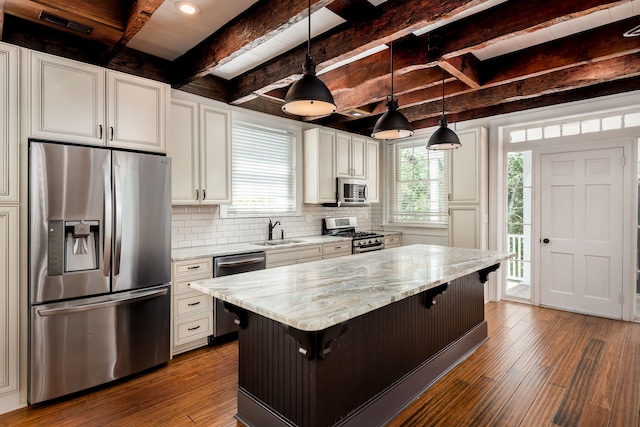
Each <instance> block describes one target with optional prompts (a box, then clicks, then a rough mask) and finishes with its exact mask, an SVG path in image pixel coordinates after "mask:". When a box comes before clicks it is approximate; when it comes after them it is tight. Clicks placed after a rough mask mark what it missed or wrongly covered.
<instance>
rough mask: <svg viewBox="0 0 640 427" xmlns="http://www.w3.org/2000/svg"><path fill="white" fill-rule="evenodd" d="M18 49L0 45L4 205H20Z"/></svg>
mask: <svg viewBox="0 0 640 427" xmlns="http://www.w3.org/2000/svg"><path fill="white" fill-rule="evenodd" d="M18 149H19V148H18V48H17V47H15V46H10V45H7V44H4V43H0V203H4V202H6V203H18V179H19V171H18Z"/></svg>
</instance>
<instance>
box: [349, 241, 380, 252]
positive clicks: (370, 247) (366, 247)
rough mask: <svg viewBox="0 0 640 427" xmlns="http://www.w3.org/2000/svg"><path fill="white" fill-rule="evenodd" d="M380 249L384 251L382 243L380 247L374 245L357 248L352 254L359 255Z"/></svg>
mask: <svg viewBox="0 0 640 427" xmlns="http://www.w3.org/2000/svg"><path fill="white" fill-rule="evenodd" d="M382 249H384V243H383V244H380V245H378V244H376V245H366V246H358V247H356V248H353V253H355V254H359V253H362V252H372V251H381V250H382Z"/></svg>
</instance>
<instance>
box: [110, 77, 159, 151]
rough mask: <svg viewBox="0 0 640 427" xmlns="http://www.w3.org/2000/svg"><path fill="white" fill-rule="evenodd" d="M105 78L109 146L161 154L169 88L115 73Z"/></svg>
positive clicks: (150, 81) (139, 78) (157, 83)
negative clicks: (106, 85) (107, 102)
mask: <svg viewBox="0 0 640 427" xmlns="http://www.w3.org/2000/svg"><path fill="white" fill-rule="evenodd" d="M107 78H108V87H107V93H108V101H109V107H108V116H107V124H108V128H109V129H108V142H107V143H108V145H110V146H113V147H121V148H130V149H135V150H143V151H158V152H162V153H164V152H165V121H166V114H167V109H168V107H167V103H168V100H169V95H168V92H169V86H168V85H166V84H164V83H160V82H155V81H153V80H148V79H144V78H142V77H136V76H131V75H128V74H124V73H119V72H117V71H109V72H108V76H107Z"/></svg>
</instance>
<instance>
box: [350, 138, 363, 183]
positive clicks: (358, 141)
mask: <svg viewBox="0 0 640 427" xmlns="http://www.w3.org/2000/svg"><path fill="white" fill-rule="evenodd" d="M351 176H352V177H353V178H359V179H366V177H367V140H366V138H363V137H360V136H352V137H351Z"/></svg>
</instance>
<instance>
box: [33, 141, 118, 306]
mask: <svg viewBox="0 0 640 427" xmlns="http://www.w3.org/2000/svg"><path fill="white" fill-rule="evenodd" d="M29 214H30V222H29V224H30V225H29V227H30V230H29V239H30V246H29V251H30V267H29V268H30V277H31V278H30V281H29V283H30V284H29V286H30V292H29V295H30V301H31V303H34V304H35V303H41V302H45V301H55V300H62V299H68V298H75V297H82V296H90V295H99V294H104V293H107V292H109V290H110V286H109V279H110V277H109V269H110V242H111V153H110V152H109V151H107V150H98V149H95V148H90V147H76V146H71V145H61V144H52V143H40V142H33V143H31V147H30V161H29ZM67 245H70V247H69V248H67V247H66V246H67ZM74 257H75V258H77V259H73V258H74Z"/></svg>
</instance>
